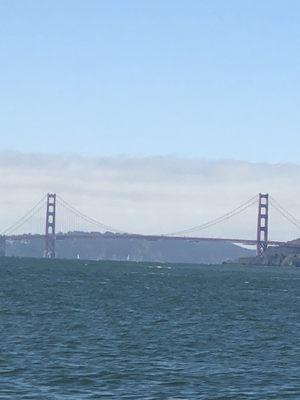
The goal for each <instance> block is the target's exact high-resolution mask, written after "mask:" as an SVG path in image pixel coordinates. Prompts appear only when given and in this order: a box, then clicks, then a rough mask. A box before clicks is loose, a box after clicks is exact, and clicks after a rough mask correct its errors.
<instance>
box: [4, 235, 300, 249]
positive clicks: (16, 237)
mask: <svg viewBox="0 0 300 400" xmlns="http://www.w3.org/2000/svg"><path fill="white" fill-rule="evenodd" d="M45 237H46V235H39V234H34V235H31V234H23V235H9V236H6V239H7V240H12V241H22V240H31V239H44V238H45ZM55 239H56V240H70V239H139V240H141V239H142V240H150V241H156V240H178V241H189V242H206V241H209V242H227V243H237V244H244V245H250V246H251V245H252V246H255V245H256V244H257V240H251V239H237V238H207V237H194V236H164V235H140V234H130V233H128V234H108V233H106V234H103V233H100V232H99V233H98V232H91V233H78V234H75V233H74V234H62V233H58V234H56V235H55ZM268 244H269V245H270V246H281V245H287V244H288V243H287V242H281V241H276V240H269V241H268ZM289 245H292V244H289ZM292 246H295V247H297V246H298V245H296V244H295V245H292Z"/></svg>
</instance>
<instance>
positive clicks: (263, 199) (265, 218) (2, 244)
mask: <svg viewBox="0 0 300 400" xmlns="http://www.w3.org/2000/svg"><path fill="white" fill-rule="evenodd" d="M254 205H256V206H257V214H256V215H257V220H256V237H255V238H254V239H242V238H238V237H230V238H224V237H206V236H202V235H199V234H198V235H196V232H200V231H203V230H205V229H207V228H210V227H213V226H216V225H218V224H221V223H223V222H225V221H227V220H229V219H231V218H233V217H235V216H237V215H239V214H242V213H243V212H244V211H245V210H247V209H248V208H250V207H252V206H254ZM270 206H272V207H273V208H274V209H275V210H276V211H277V212H278V213H280V214H281V215H282V216H283V217H284V218H285V219H287V220H288V221H289V222H290V223H291V224H293V225H294V226H296V227H297V228H298V229H299V230H300V222H299V220H298V219H297V218H295V217H294V216H293V215H292V214H291V213H290V212H288V211H287V210H285V209H284V208H283V207H282V206H281V205H280V203H279V202H278V201H276V200H275V199H274V198H273V197H271V196H270V195H269V194H268V193H260V194H259V195H258V196H257V195H256V196H254V197H252V198H250V199H249V200H247V201H246V202H244V203H243V204H241V205H240V206H239V207H236V208H234V209H233V210H231V211H229V212H227V213H225V214H223V215H221V216H220V217H218V218H215V219H212V220H210V221H207V222H205V223H202V224H200V225H196V226H193V227H191V228H188V229H184V230H179V231H176V232H171V233H167V234H157V235H148V234H138V233H130V232H126V231H122V230H120V229H117V228H115V227H112V226H110V225H106V224H104V223H102V222H100V221H98V220H96V219H94V218H92V217H90V216H87V215H85V214H84V213H82V212H81V211H79V210H78V209H76V208H75V207H74V206H73V205H71V204H69V203H68V202H67V201H65V200H64V199H63V198H62V197H60V196H59V195H57V194H55V193H48V194H47V195H46V196H44V197H43V198H42V199H41V200H40V201H39V202H38V203H37V204H35V206H34V207H33V208H32V209H30V210H29V211H28V212H27V213H26V214H25V215H24V216H23V217H22V218H20V219H18V220H17V221H16V222H15V223H13V224H11V225H10V226H9V227H7V228H6V229H4V230H3V231H2V232H1V233H0V255H1V256H5V254H6V253H5V252H6V243H7V241H11V242H17V241H26V240H34V239H42V240H43V241H44V254H43V256H44V257H46V258H55V257H56V250H55V243H56V241H58V240H68V239H118V240H119V239H142V240H150V241H155V240H178V241H190V242H204V241H215V242H230V243H236V244H242V245H251V246H256V253H257V255H258V256H260V255H262V254H263V253H264V252H265V251H266V249H267V248H268V246H280V245H285V246H293V247H297V246H299V247H300V245H298V244H292V242H285V241H274V240H269V210H270ZM36 219H38V222H39V224H40V228H39V229H37V228H36V227H35V228H32V231H30V230H29V231H28V230H26V228H25V227H26V226H28V223H29V222H30V221H32V220H36ZM74 219H75V223H74ZM71 220H72V227H73V230H70V228H68V227H70V225H71ZM83 222H84V223H85V224H88V225H89V226H90V227H93V229H92V230H91V229H89V230H86V231H84V230H82V228H80V227H81V226H82V223H83ZM63 226H64V227H63ZM22 229H23V231H22ZM27 229H28V228H27Z"/></svg>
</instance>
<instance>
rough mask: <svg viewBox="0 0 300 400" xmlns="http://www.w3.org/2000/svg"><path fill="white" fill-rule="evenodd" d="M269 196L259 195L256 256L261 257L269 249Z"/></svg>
mask: <svg viewBox="0 0 300 400" xmlns="http://www.w3.org/2000/svg"><path fill="white" fill-rule="evenodd" d="M268 234H269V195H268V194H267V193H266V194H262V193H259V197H258V219H257V245H256V254H257V255H258V256H261V255H262V254H263V253H264V252H265V251H266V250H267V248H268Z"/></svg>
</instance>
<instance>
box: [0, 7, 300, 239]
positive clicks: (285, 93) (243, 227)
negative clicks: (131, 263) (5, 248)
mask: <svg viewBox="0 0 300 400" xmlns="http://www.w3.org/2000/svg"><path fill="white" fill-rule="evenodd" d="M299 61H300V2H299V1H298V0H297V1H296V0H288V1H285V2H284V1H282V0H281V1H278V0H263V1H261V0H243V1H240V0H226V1H223V0H197V1H196V0H193V1H192V0H186V1H181V0H180V1H179V0H164V1H160V0H151V1H140V0H111V1H101V0H85V1H82V0H80V1H79V0H60V1H53V0H51V1H49V0H43V1H38V0H22V1H19V0H0V71H1V73H0V139H1V140H0V193H1V196H0V233H1V231H2V228H3V229H4V227H6V226H7V225H10V224H11V223H12V222H13V221H14V220H15V219H16V218H18V217H20V216H22V215H23V213H24V211H25V210H28V209H30V208H31V207H32V205H33V204H35V203H36V202H37V201H38V200H39V199H40V198H41V197H42V196H44V195H45V194H46V193H47V192H56V193H58V194H60V195H62V196H63V198H64V199H65V200H67V201H68V202H70V203H71V204H73V205H74V206H76V207H77V208H79V209H80V210H81V211H83V212H85V213H86V214H88V215H91V216H94V217H95V218H97V219H98V220H100V221H102V222H103V223H105V224H108V225H113V226H116V227H119V228H120V229H122V230H126V231H130V232H132V231H135V232H139V233H165V232H172V231H174V230H181V229H184V228H187V227H189V226H195V225H198V224H201V223H203V222H206V221H207V220H210V219H212V218H214V217H217V216H219V215H222V214H224V213H225V212H227V211H230V210H232V209H233V208H235V207H237V206H239V205H240V204H241V203H243V202H245V201H246V200H248V199H249V198H251V197H253V196H254V195H256V194H257V193H259V192H269V193H270V194H272V195H273V196H274V197H275V198H276V199H277V200H278V201H279V202H280V203H281V204H283V205H284V206H285V207H286V208H287V209H288V210H289V211H290V212H292V213H293V214H294V215H296V216H297V215H299V219H300V202H299V201H298V199H300V191H299V190H298V186H299V185H298V182H299V180H300V166H299V165H300V163H299V147H300V135H299V133H300V129H299V127H300V113H299V105H300V101H299V100H300V79H299V78H300V68H299V65H300V62H299ZM256 212H257V210H256V209H254V210H252V211H251V210H249V213H248V216H246V215H245V216H244V217H243V218H239V219H237V220H236V221H232V222H231V223H229V225H228V226H225V225H224V227H221V228H220V230H217V228H216V230H215V231H212V232H204V233H205V234H207V235H215V236H220V235H221V236H231V237H232V236H233V235H234V236H235V237H236V236H239V237H244V238H250V239H253V238H255V229H256V226H255V225H256ZM280 218H281V217H280V215H276V214H275V213H274V214H273V213H272V215H271V222H272V221H273V222H272V227H271V231H270V235H271V238H273V239H278V240H286V239H292V238H294V237H299V236H300V232H299V231H298V230H297V231H295V227H291V226H290V225H288V224H287V223H286V221H284V220H282V219H280ZM230 224H231V225H230Z"/></svg>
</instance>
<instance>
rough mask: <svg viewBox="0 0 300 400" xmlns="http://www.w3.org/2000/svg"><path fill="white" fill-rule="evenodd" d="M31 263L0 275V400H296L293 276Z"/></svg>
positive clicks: (298, 375)
mask: <svg viewBox="0 0 300 400" xmlns="http://www.w3.org/2000/svg"><path fill="white" fill-rule="evenodd" d="M39 263H41V262H38V261H37V262H29V261H28V262H27V263H26V265H23V263H22V261H20V260H19V261H14V262H12V261H10V264H11V265H1V267H0V306H1V308H0V322H1V325H0V346H1V352H0V399H13V400H19V399H22V400H23V399H30V400H31V399H38V400H43V399H53V400H54V399H57V400H64V399H72V400H81V399H149V400H150V399H155V400H156V399H169V400H171V399H178V400H179V399H181V400H183V399H212V400H215V399H238V400H242V399H263V400H265V399H280V400H282V399H300V367H299V360H300V357H299V344H300V335H299V331H300V316H299V312H300V307H299V306H300V268H298V269H297V268H275V267H274V268H259V267H252V268H245V267H238V266H237V267H233V266H210V267H208V266H187V265H182V266H180V265H177V266H175V265H174V266H170V265H168V266H165V265H162V266H155V265H153V264H151V265H146V264H122V263H102V264H98V265H96V264H93V263H89V265H84V264H81V263H80V262H74V263H73V264H70V262H69V263H64V262H57V263H56V264H55V265H50V264H48V263H45V262H44V263H43V265H41V264H40V265H39ZM2 264H3V262H2Z"/></svg>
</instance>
